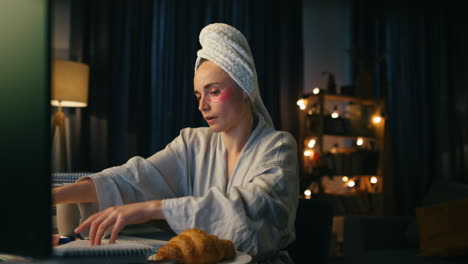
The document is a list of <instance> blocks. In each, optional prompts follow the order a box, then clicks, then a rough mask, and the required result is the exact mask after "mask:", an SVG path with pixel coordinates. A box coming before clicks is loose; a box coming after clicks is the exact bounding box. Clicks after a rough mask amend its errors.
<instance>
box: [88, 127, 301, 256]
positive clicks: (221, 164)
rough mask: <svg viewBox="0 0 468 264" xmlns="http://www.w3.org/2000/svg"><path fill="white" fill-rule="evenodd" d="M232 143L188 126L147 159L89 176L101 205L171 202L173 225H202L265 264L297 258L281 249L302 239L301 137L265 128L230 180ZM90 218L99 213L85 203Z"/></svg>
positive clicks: (167, 211)
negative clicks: (297, 225) (298, 232)
mask: <svg viewBox="0 0 468 264" xmlns="http://www.w3.org/2000/svg"><path fill="white" fill-rule="evenodd" d="M226 174H227V162H226V148H225V146H224V143H223V141H222V138H221V135H220V134H219V133H213V132H212V131H211V130H210V129H209V128H208V127H202V128H186V129H183V130H181V132H180V135H179V136H178V137H177V138H175V139H174V140H173V141H172V142H171V143H170V144H168V145H167V147H166V148H165V149H164V150H162V151H159V152H158V153H156V154H154V155H153V156H151V157H149V158H148V159H144V158H141V157H134V158H132V159H130V160H129V161H128V162H127V163H126V164H124V165H122V166H118V167H112V168H109V169H106V170H104V171H102V172H100V173H97V174H93V175H89V176H87V177H89V178H91V179H92V180H93V181H94V183H95V185H96V191H97V195H98V200H99V210H104V209H106V208H108V207H110V206H117V205H122V204H128V203H135V202H142V201H148V200H163V202H162V206H163V213H164V216H165V217H166V220H167V222H168V224H169V225H170V227H171V228H172V230H174V231H175V232H176V233H180V232H182V231H183V230H186V229H189V228H199V229H201V230H204V231H205V232H207V233H210V234H214V235H217V236H219V237H220V238H224V239H230V240H232V241H233V242H234V245H235V247H236V249H237V250H239V251H243V252H246V253H248V254H250V255H252V256H254V257H255V259H256V260H258V261H260V262H264V261H266V262H270V263H273V262H275V263H292V262H291V261H290V259H289V257H288V256H287V253H286V251H284V250H283V251H281V250H282V249H284V248H285V247H286V246H287V245H288V244H290V243H291V242H292V241H293V240H294V239H295V230H294V221H295V216H296V208H297V204H298V197H299V175H298V162H297V153H296V142H295V140H294V138H293V137H292V136H291V135H290V134H289V133H286V132H279V131H276V130H274V129H273V128H271V127H270V126H267V125H265V122H264V120H263V119H262V118H259V121H258V124H257V127H256V128H255V130H254V131H253V132H252V134H251V135H250V137H249V139H248V141H247V142H246V144H245V146H244V148H243V150H242V153H241V155H240V156H239V159H238V161H237V164H236V167H235V169H234V171H233V173H232V175H231V177H230V179H229V181H227V177H226ZM80 210H81V212H82V216H84V217H87V216H88V215H90V214H91V213H94V212H92V210H91V207H88V206H86V204H80Z"/></svg>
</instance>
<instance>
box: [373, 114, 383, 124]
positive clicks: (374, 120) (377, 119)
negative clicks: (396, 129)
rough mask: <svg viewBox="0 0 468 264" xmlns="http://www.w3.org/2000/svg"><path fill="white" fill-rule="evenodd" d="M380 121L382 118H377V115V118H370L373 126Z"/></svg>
mask: <svg viewBox="0 0 468 264" xmlns="http://www.w3.org/2000/svg"><path fill="white" fill-rule="evenodd" d="M381 121H382V117H381V116H378V115H377V116H374V117H373V118H372V122H373V123H374V124H378V123H380V122H381Z"/></svg>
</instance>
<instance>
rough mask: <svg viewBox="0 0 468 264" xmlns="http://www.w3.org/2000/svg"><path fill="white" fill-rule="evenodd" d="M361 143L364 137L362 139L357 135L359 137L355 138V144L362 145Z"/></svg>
mask: <svg viewBox="0 0 468 264" xmlns="http://www.w3.org/2000/svg"><path fill="white" fill-rule="evenodd" d="M362 144H364V139H363V138H362V137H359V138H358V139H357V140H356V145H358V146H362Z"/></svg>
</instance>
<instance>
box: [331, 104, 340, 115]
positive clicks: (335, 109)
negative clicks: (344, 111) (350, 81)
mask: <svg viewBox="0 0 468 264" xmlns="http://www.w3.org/2000/svg"><path fill="white" fill-rule="evenodd" d="M339 116H340V115H339V114H338V107H337V106H335V107H334V108H333V113H332V114H331V117H332V118H338V117H339Z"/></svg>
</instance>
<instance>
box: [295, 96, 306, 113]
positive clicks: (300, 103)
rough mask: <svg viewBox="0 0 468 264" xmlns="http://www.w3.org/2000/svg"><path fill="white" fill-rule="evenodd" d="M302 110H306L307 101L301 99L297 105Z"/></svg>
mask: <svg viewBox="0 0 468 264" xmlns="http://www.w3.org/2000/svg"><path fill="white" fill-rule="evenodd" d="M296 104H297V105H298V106H299V108H300V109H301V110H304V109H306V100H304V99H299V100H298V101H297V103H296Z"/></svg>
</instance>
